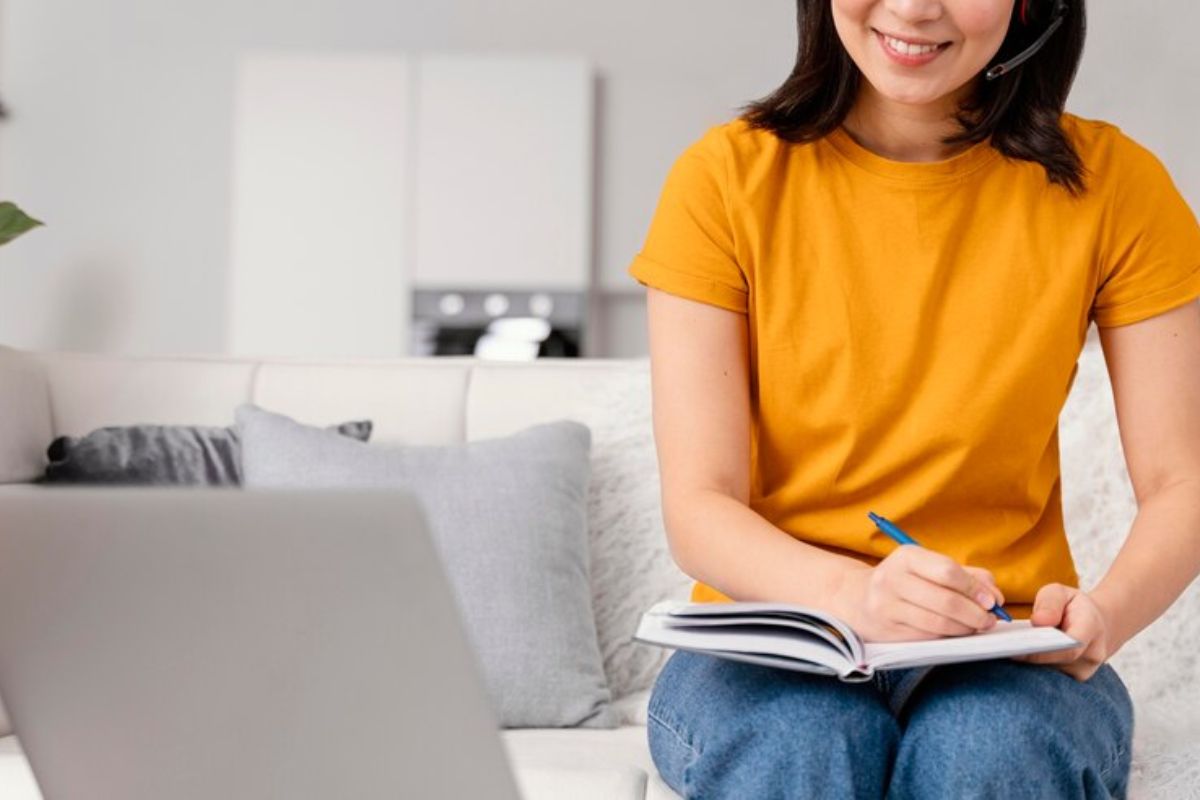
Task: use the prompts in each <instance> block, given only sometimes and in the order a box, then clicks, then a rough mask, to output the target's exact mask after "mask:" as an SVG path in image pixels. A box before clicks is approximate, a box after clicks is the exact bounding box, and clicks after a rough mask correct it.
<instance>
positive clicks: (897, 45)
mask: <svg viewBox="0 0 1200 800" xmlns="http://www.w3.org/2000/svg"><path fill="white" fill-rule="evenodd" d="M871 30H872V31H873V32H874V33H875V34H876V35H877V36H880V37H882V38H883V39H884V40H885V41H886V42H887V43H888V44H890V45H892V47H893V48H894V49H896V50H898V51H899V52H901V53H903V52H905V51H911V54H912V55H918V54H921V53H931V52H934V51H936V50H943V49H945V48H947V47H949V46H950V45H951V42H931V41H928V40H913V39H904V38H902V37H899V36H893V35H891V34H890V33H884V32H883V31H881V30H879V29H878V28H872V29H871Z"/></svg>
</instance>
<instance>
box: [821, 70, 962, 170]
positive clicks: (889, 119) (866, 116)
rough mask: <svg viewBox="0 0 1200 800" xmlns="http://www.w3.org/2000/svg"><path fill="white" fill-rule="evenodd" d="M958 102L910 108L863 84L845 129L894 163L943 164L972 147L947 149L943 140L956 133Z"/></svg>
mask: <svg viewBox="0 0 1200 800" xmlns="http://www.w3.org/2000/svg"><path fill="white" fill-rule="evenodd" d="M958 102H959V101H958V99H957V98H956V97H950V98H946V99H944V102H940V103H937V104H929V105H911V104H908V103H899V102H896V101H895V100H890V99H888V98H886V97H884V96H883V95H881V94H879V93H878V92H877V91H875V89H874V87H872V86H871V85H870V84H867V83H866V82H865V81H864V86H863V88H862V91H860V93H859V96H858V99H857V101H856V102H855V104H854V106H853V107H852V108H851V109H850V111H849V113H847V115H846V118H845V119H844V120H843V121H842V127H843V128H845V129H846V132H847V133H848V134H850V136H851V138H853V139H854V140H855V141H856V142H858V143H859V144H860V145H862V146H863V147H865V148H867V149H868V150H870V151H872V152H874V153H876V154H878V155H881V156H883V157H884V158H890V159H893V160H895V161H943V160H945V159H947V158H950V157H951V156H954V155H955V154H956V153H959V152H961V151H963V150H965V149H966V148H967V147H969V146H970V144H962V145H956V146H954V147H947V146H946V145H944V144H942V142H941V139H942V137H945V136H949V135H950V134H953V133H957V132H958V131H959V130H960V128H961V126H960V125H959V123H958V121H957V120H955V118H954V113H955V111H956V110H957V108H958Z"/></svg>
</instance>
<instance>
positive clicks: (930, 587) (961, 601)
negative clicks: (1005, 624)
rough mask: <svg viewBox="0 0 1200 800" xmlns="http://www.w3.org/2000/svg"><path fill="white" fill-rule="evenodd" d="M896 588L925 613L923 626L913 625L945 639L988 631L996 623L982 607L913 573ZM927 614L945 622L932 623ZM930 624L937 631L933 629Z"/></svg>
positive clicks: (906, 599)
mask: <svg viewBox="0 0 1200 800" xmlns="http://www.w3.org/2000/svg"><path fill="white" fill-rule="evenodd" d="M897 584H898V585H897V587H896V591H897V594H899V595H900V596H901V597H902V598H903V599H904V600H905V601H907V602H908V603H911V604H912V605H914V606H916V607H917V608H920V609H921V610H922V611H924V612H926V614H921V615H919V617H920V620H922V622H914V623H913V624H915V625H916V626H917V627H919V628H921V629H923V630H928V631H935V632H937V633H940V634H942V635H946V636H961V635H963V634H968V633H977V632H978V631H980V630H986V629H988V628H990V627H992V625H994V624H995V622H996V618H995V617H993V616H992V615H991V614H990V613H988V612H987V611H985V610H984V609H983V607H982V606H981V605H980V604H979V603H977V602H975V601H974V600H968V599H967V598H966V597H964V596H963V595H961V594H959V593H958V592H955V591H952V590H950V589H947V588H946V587H945V586H941V585H939V584H936V583H930V582H929V581H927V580H925V579H924V578H922V577H920V576H919V575H915V574H913V573H911V572H910V573H906V574H903V575H900V576H899V577H898V578H897ZM928 614H933V615H934V616H936V617H939V618H940V619H941V620H943V621H942V622H939V623H932V621H931V620H929V618H928V616H927V615H928ZM930 623H932V624H933V625H934V627H930Z"/></svg>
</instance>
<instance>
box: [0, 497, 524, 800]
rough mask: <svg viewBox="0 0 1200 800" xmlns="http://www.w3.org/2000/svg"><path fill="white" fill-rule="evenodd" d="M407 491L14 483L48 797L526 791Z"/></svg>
mask: <svg viewBox="0 0 1200 800" xmlns="http://www.w3.org/2000/svg"><path fill="white" fill-rule="evenodd" d="M482 674H483V673H482V668H481V666H480V664H479V663H478V661H477V660H476V656H475V654H474V651H473V650H472V649H471V648H470V646H469V644H468V639H467V634H466V631H465V628H464V626H463V624H462V622H461V621H460V619H459V616H458V609H457V606H456V601H455V599H454V596H453V594H452V589H451V587H450V585H449V583H448V581H447V579H446V578H445V575H444V573H443V571H442V568H441V564H440V561H439V557H438V555H437V550H436V545H435V543H434V541H433V540H432V538H431V535H430V533H429V529H428V527H427V524H426V522H425V518H424V515H423V512H422V510H421V508H420V506H419V504H418V502H417V501H416V500H415V499H414V498H413V497H412V496H411V495H408V494H406V493H401V492H397V491H362V492H360V491H329V492H311V491H306V492H291V491H278V490H271V491H251V490H240V489H164V488H47V487H35V486H30V487H20V488H15V487H6V488H5V489H4V491H3V492H0V696H3V698H4V703H5V706H6V707H7V709H8V712H9V716H10V717H11V721H12V724H13V727H14V728H15V730H16V733H17V735H18V737H19V738H20V741H21V744H22V747H23V748H24V750H25V752H26V755H27V757H28V758H29V762H30V766H31V767H32V769H33V773H34V776H35V777H36V778H37V781H38V783H39V785H40V786H41V789H42V792H43V794H44V796H45V797H46V798H48V800H51V799H52V800H73V799H74V798H101V799H102V800H103V799H105V798H121V800H138V799H140V798H154V800H162V799H163V798H171V799H172V800H190V799H191V798H197V800H198V799H199V798H204V800H211V799H212V798H216V797H220V798H254V799H255V800H259V799H260V798H289V799H290V800H304V799H306V798H314V799H315V798H321V800H328V798H333V797H353V798H393V799H394V798H455V800H458V799H459V798H466V797H488V798H502V799H504V800H508V799H509V798H512V799H513V800H516V798H518V797H519V794H518V789H517V785H516V781H515V777H514V775H513V774H512V772H511V770H510V764H509V762H508V760H507V753H506V750H505V747H504V743H503V741H502V739H501V738H500V734H499V726H498V724H497V721H496V716H495V713H494V710H493V707H492V705H491V703H490V701H489V698H488V695H487V693H486V688H485V684H484V681H483V677H482Z"/></svg>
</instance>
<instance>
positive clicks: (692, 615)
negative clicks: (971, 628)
mask: <svg viewBox="0 0 1200 800" xmlns="http://www.w3.org/2000/svg"><path fill="white" fill-rule="evenodd" d="M633 638H634V639H635V640H636V641H639V642H645V643H646V644H654V645H659V646H662V647H671V648H675V649H679V650H695V651H697V652H701V653H709V654H710V655H714V656H719V657H721V658H730V659H733V660H735V661H748V662H750V663H752V664H763V665H765V666H768V667H781V668H783V669H790V670H795V671H797V672H815V673H819V674H823V675H836V676H837V677H838V678H840V679H841V680H843V681H847V682H852V683H858V682H863V681H867V680H870V678H871V675H872V674H874V672H875V671H876V670H884V669H898V668H900V667H915V666H923V665H928V664H950V663H954V662H958V661H980V660H983V659H988V658H1004V657H1007V656H1016V655H1023V654H1025V653H1043V652H1049V651H1051V650H1066V649H1069V648H1072V647H1078V646H1079V644H1080V643H1079V642H1077V641H1075V640H1074V639H1072V638H1071V637H1070V636H1068V635H1067V634H1065V633H1063V632H1062V631H1061V630H1059V629H1058V628H1051V627H1034V626H1033V624H1032V623H1030V622H1029V620H1014V621H1013V622H1003V621H999V620H998V621H997V622H996V625H995V627H993V628H992V629H991V630H989V631H985V632H984V633H977V634H973V635H969V636H950V637H944V638H941V639H927V640H921V641H911V642H864V641H863V640H862V639H861V638H859V636H858V634H856V633H855V632H854V631H853V630H851V629H850V626H849V625H847V624H846V623H845V622H843V621H842V620H840V619H838V618H837V617H834V616H833V615H831V614H829V613H827V612H825V611H821V610H819V609H814V608H808V607H806V606H799V605H795V604H792V603H747V602H736V603H681V602H678V601H670V600H665V601H663V602H661V603H656V604H655V605H653V606H652V607H651V608H650V610H648V611H646V612H645V613H644V614H642V619H641V621H640V622H639V624H638V629H637V632H636V633H635V634H634V637H633Z"/></svg>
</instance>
